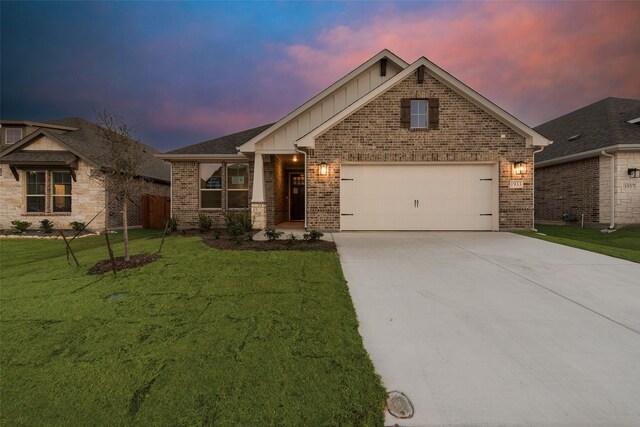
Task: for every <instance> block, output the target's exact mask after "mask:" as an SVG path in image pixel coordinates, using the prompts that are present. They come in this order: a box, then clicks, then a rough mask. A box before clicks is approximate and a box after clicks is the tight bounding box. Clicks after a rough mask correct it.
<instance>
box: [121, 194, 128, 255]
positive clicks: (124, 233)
mask: <svg viewBox="0 0 640 427" xmlns="http://www.w3.org/2000/svg"><path fill="white" fill-rule="evenodd" d="M122 203H123V204H122V238H123V239H124V260H125V262H126V261H129V230H128V228H129V222H128V220H127V216H128V215H127V213H128V210H129V200H128V199H127V197H126V196H125V197H124V200H123V201H122Z"/></svg>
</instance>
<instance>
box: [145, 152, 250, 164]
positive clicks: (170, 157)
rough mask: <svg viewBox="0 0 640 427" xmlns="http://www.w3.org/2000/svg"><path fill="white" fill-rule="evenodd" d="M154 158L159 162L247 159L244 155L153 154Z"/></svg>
mask: <svg viewBox="0 0 640 427" xmlns="http://www.w3.org/2000/svg"><path fill="white" fill-rule="evenodd" d="M154 156H155V157H156V158H158V159H161V160H169V161H171V160H178V161H185V162H186V161H189V160H192V161H207V160H211V161H225V160H228V161H233V162H235V161H239V160H240V161H241V160H244V161H247V160H249V158H248V157H247V156H245V155H244V154H161V153H159V154H154Z"/></svg>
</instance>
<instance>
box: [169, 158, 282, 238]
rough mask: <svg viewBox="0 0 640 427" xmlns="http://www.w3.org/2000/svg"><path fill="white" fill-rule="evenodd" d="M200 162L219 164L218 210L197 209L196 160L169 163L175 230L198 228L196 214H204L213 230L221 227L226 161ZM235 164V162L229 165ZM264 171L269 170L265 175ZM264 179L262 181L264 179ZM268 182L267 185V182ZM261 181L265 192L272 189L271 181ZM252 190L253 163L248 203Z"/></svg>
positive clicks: (225, 210) (223, 209) (223, 208)
mask: <svg viewBox="0 0 640 427" xmlns="http://www.w3.org/2000/svg"><path fill="white" fill-rule="evenodd" d="M203 163H222V165H223V167H222V207H221V208H219V209H201V208H200V188H199V186H200V163H199V162H196V161H172V162H171V216H174V217H176V218H177V219H178V228H180V229H190V228H197V227H198V215H199V214H200V213H204V214H205V215H207V216H208V217H209V218H211V220H212V221H213V226H214V227H223V226H224V214H225V213H226V212H227V197H226V188H227V164H228V163H231V162H227V161H215V160H211V161H209V162H203ZM233 163H236V162H233ZM267 165H269V163H265V165H264V166H265V167H264V169H265V175H267V177H268V176H269V175H271V176H272V175H273V172H272V170H273V168H272V166H267ZM267 171H271V172H269V173H267ZM267 177H266V178H267ZM269 180H270V181H271V183H269ZM269 180H267V181H266V182H265V192H266V194H269V193H268V188H269V187H273V184H272V182H273V179H272V178H269ZM252 187H253V162H249V200H251V194H252ZM266 194H265V195H266Z"/></svg>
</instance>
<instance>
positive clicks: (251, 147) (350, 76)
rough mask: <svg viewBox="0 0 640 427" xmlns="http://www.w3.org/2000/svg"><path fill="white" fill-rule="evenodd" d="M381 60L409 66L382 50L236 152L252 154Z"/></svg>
mask: <svg viewBox="0 0 640 427" xmlns="http://www.w3.org/2000/svg"><path fill="white" fill-rule="evenodd" d="M382 58H387V59H390V60H391V61H392V62H394V63H395V64H396V65H398V66H400V67H401V68H406V67H408V66H409V64H408V63H407V62H405V61H404V60H402V59H401V58H400V57H398V56H396V55H395V54H394V53H393V52H391V51H390V50H388V49H384V50H382V51H381V52H380V53H378V54H377V55H375V56H374V57H372V58H371V59H369V60H368V61H367V62H365V63H364V64H362V65H360V66H359V67H358V68H356V69H355V70H353V71H351V72H350V73H349V74H347V75H346V76H344V77H342V78H341V79H340V80H338V81H337V82H335V83H334V84H332V85H331V86H329V87H328V88H326V89H325V90H323V91H322V92H320V93H319V94H317V95H316V96H314V97H313V98H311V99H310V100H309V101H307V102H305V103H304V104H302V105H301V106H300V107H298V108H296V109H295V110H293V111H292V112H291V113H289V114H287V115H286V116H284V117H283V118H282V119H280V120H278V121H277V122H276V123H274V124H273V125H271V126H269V127H268V128H267V129H265V130H264V131H262V132H260V133H259V134H258V135H256V136H254V137H253V138H251V139H250V140H249V141H247V142H245V143H244V144H242V145H241V146H240V147H238V151H242V152H246V153H250V152H253V151H254V150H255V145H256V142H258V141H260V140H261V139H263V138H264V137H266V136H267V135H269V134H270V133H272V132H275V131H276V130H278V129H280V128H281V127H282V126H284V125H285V124H287V123H289V122H290V121H291V120H293V119H294V118H296V117H297V116H298V115H299V114H300V113H302V112H303V111H304V110H306V109H308V108H310V107H312V106H313V105H315V104H317V103H318V102H320V101H322V99H324V98H325V97H326V96H327V95H329V94H331V93H332V92H333V91H335V90H336V89H338V88H339V87H340V86H342V85H344V84H345V83H347V82H348V81H349V80H351V79H353V78H354V77H356V76H357V75H358V74H360V73H361V72H363V71H364V70H366V69H367V68H369V67H371V66H372V65H373V64H375V63H376V62H378V61H379V60H381V59H382ZM389 80H393V77H391V78H390V79H389ZM383 85H384V83H383V84H382V85H381V86H383Z"/></svg>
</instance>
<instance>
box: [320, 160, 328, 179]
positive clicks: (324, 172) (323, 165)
mask: <svg viewBox="0 0 640 427" xmlns="http://www.w3.org/2000/svg"><path fill="white" fill-rule="evenodd" d="M319 172H320V175H321V176H327V175H329V166H327V163H326V162H322V163H320V168H319Z"/></svg>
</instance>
